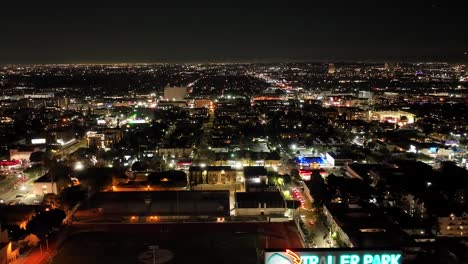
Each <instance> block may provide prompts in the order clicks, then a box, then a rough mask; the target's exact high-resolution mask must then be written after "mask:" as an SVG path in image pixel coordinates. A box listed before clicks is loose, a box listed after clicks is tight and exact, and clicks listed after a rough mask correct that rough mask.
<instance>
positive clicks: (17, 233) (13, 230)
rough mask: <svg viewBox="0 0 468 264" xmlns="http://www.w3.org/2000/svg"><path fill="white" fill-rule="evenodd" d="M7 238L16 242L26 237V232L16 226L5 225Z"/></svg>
mask: <svg viewBox="0 0 468 264" xmlns="http://www.w3.org/2000/svg"><path fill="white" fill-rule="evenodd" d="M6 229H7V230H8V236H9V238H10V240H12V241H18V240H19V239H21V238H22V237H24V236H25V235H26V230H24V229H22V228H21V227H19V226H18V225H7V226H6Z"/></svg>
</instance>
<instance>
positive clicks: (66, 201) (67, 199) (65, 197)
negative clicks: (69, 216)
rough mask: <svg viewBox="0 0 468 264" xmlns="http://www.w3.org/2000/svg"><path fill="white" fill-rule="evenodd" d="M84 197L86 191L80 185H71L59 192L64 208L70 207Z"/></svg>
mask: <svg viewBox="0 0 468 264" xmlns="http://www.w3.org/2000/svg"><path fill="white" fill-rule="evenodd" d="M84 198H86V192H85V191H84V190H82V189H81V188H80V186H72V187H68V188H65V189H64V190H63V191H62V192H61V193H60V201H61V203H62V204H63V207H64V208H65V209H70V208H72V207H73V206H75V205H76V204H77V203H78V202H80V201H82V200H83V199H84Z"/></svg>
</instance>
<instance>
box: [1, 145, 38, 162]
mask: <svg viewBox="0 0 468 264" xmlns="http://www.w3.org/2000/svg"><path fill="white" fill-rule="evenodd" d="M40 150H43V149H41V148H39V147H36V146H18V147H15V148H10V150H9V152H10V159H11V160H26V161H29V157H31V154H32V153H33V152H36V151H40Z"/></svg>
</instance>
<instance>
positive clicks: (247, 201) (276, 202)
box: [235, 192, 289, 221]
mask: <svg viewBox="0 0 468 264" xmlns="http://www.w3.org/2000/svg"><path fill="white" fill-rule="evenodd" d="M235 199H236V207H235V208H236V213H235V214H236V215H238V216H263V215H266V216H271V217H273V218H283V219H284V221H287V220H288V218H287V217H286V216H287V215H288V210H289V209H288V208H287V206H286V202H285V201H284V199H283V197H282V196H281V194H280V193H279V192H238V193H235Z"/></svg>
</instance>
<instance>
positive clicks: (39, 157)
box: [29, 151, 45, 162]
mask: <svg viewBox="0 0 468 264" xmlns="http://www.w3.org/2000/svg"><path fill="white" fill-rule="evenodd" d="M44 159H45V152H43V151H36V152H33V153H31V156H29V161H30V162H43V161H44Z"/></svg>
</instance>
